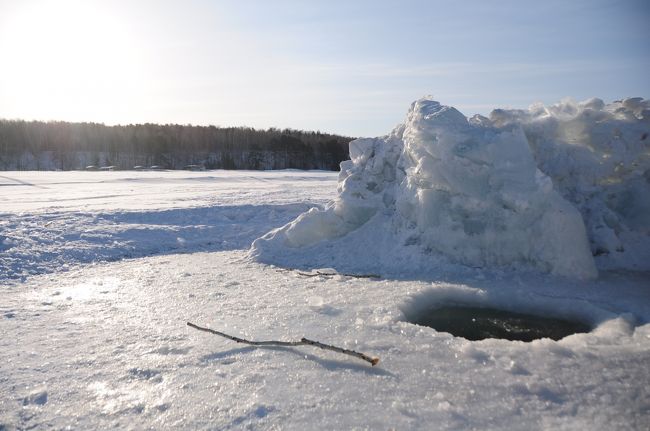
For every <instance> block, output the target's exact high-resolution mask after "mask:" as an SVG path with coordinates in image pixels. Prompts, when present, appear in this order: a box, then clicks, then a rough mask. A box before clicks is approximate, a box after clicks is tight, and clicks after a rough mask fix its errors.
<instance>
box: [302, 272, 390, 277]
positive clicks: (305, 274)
mask: <svg viewBox="0 0 650 431" xmlns="http://www.w3.org/2000/svg"><path fill="white" fill-rule="evenodd" d="M298 275H302V276H303V277H318V276H323V277H334V276H335V275H342V276H344V277H352V278H381V276H380V275H377V274H346V273H340V272H332V273H328V272H320V271H316V272H312V273H308V272H300V271H298Z"/></svg>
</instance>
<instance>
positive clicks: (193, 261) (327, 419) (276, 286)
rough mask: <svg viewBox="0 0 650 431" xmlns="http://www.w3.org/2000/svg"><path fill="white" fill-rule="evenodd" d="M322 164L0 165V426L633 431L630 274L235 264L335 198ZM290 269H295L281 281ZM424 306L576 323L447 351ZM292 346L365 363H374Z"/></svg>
mask: <svg viewBox="0 0 650 431" xmlns="http://www.w3.org/2000/svg"><path fill="white" fill-rule="evenodd" d="M336 184H337V174H336V173H332V172H297V171H280V172H241V171H238V172H224V171H213V172H178V171H174V172H172V171H169V172H3V173H1V174H0V229H1V230H0V283H1V287H0V333H1V334H2V337H1V338H0V429H25V428H39V429H47V428H53V429H61V428H65V427H68V426H69V427H71V428H72V429H104V428H109V427H119V428H127V429H143V428H156V429H160V428H165V429H242V428H247V429H314V428H317V429H350V428H357V429H366V428H367V429H390V428H396V429H473V428H474V429H522V430H524V429H525V430H530V429H550V428H552V429H602V430H605V429H607V430H610V429H646V428H647V424H648V423H650V372H649V371H648V363H650V323H649V322H650V276H649V274H648V273H645V272H631V271H617V272H607V271H601V273H600V276H599V278H598V279H596V280H593V281H578V280H569V279H565V278H559V277H552V276H547V275H541V274H536V273H518V272H513V271H505V270H504V271H485V270H477V269H467V268H462V267H454V266H449V267H445V268H444V270H441V271H440V272H438V273H433V272H432V273H428V274H426V276H424V275H423V277H421V278H419V279H398V278H397V277H396V278H391V279H366V278H355V277H351V276H345V275H337V274H335V273H332V272H331V271H322V273H323V274H325V275H316V276H305V275H301V274H304V272H301V271H296V270H292V269H287V268H280V267H274V266H269V265H263V264H260V263H256V262H254V261H252V260H251V259H250V257H249V254H248V250H249V247H250V244H251V242H252V241H253V240H254V239H256V238H258V237H260V236H261V235H263V234H265V233H266V232H268V231H269V230H271V229H274V228H277V227H280V226H282V225H284V224H285V223H287V222H289V221H291V220H293V219H294V218H295V217H296V216H297V215H299V214H300V213H302V212H304V211H306V210H308V209H309V208H312V207H319V208H320V207H323V206H324V205H325V204H326V203H327V202H328V201H330V200H331V199H333V198H334V197H335V196H336ZM308 269H309V268H307V269H305V268H303V269H302V271H305V270H308ZM436 304H442V305H444V304H467V305H473V306H490V307H496V308H502V309H506V310H510V311H521V312H530V313H537V314H542V315H548V316H552V317H560V318H562V317H570V318H574V319H579V320H581V321H583V322H585V323H586V324H588V325H589V326H590V327H591V328H593V329H592V330H591V332H589V333H585V334H576V335H572V336H569V337H566V338H564V339H561V340H559V341H553V340H550V339H542V340H536V341H533V342H530V343H523V342H516V341H506V340H496V339H487V340H482V341H467V340H465V339H462V338H458V337H453V336H451V335H450V334H447V333H443V332H437V331H435V330H434V329H431V328H428V327H423V326H418V325H414V324H412V323H408V322H407V320H408V318H409V316H411V315H413V314H414V313H417V311H418V310H421V309H425V308H427V307H432V306H435V305H436ZM187 321H191V322H194V323H196V324H198V325H201V326H209V327H211V328H213V329H216V330H221V331H224V332H227V333H230V334H232V335H236V336H239V337H244V338H249V339H254V340H269V339H279V340H287V341H288V340H298V339H300V338H301V337H303V336H304V337H307V338H310V339H314V340H318V341H321V342H324V343H330V344H334V345H337V346H341V347H345V348H349V349H354V350H357V351H361V352H364V353H367V354H369V355H371V356H378V357H379V358H380V360H381V361H380V363H379V364H378V365H377V366H375V367H370V366H369V365H368V364H366V363H364V362H362V361H359V360H357V359H354V358H350V357H347V356H343V355H340V354H337V353H334V352H326V351H322V350H318V349H314V348H311V347H298V348H253V347H250V346H242V345H238V344H237V343H234V342H232V341H229V340H226V339H222V338H219V337H216V336H213V335H210V334H206V333H203V332H198V331H195V330H193V329H191V328H188V327H187V326H186V322H187Z"/></svg>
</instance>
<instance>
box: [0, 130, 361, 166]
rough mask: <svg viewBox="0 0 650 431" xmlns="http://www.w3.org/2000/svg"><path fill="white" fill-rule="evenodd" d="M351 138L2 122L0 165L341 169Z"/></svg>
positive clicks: (302, 133) (279, 132)
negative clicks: (340, 165)
mask: <svg viewBox="0 0 650 431" xmlns="http://www.w3.org/2000/svg"><path fill="white" fill-rule="evenodd" d="M351 140H352V138H350V137H346V136H338V135H331V134H327V133H321V132H306V131H302V130H293V129H275V128H270V129H268V130H256V129H253V128H249V127H215V126H192V125H176V124H167V125H158V124H130V125H125V126H105V125H103V124H97V123H67V122H41V121H20V120H0V170H55V169H60V170H74V169H84V168H86V167H87V166H89V165H93V166H96V167H106V166H114V167H115V169H133V168H134V167H135V166H142V167H150V166H154V165H156V166H159V167H160V168H162V169H184V168H187V167H188V166H191V167H194V168H196V167H199V168H205V169H288V168H294V169H324V170H338V169H339V163H340V162H341V161H343V160H346V159H348V157H349V156H348V143H349V142H350V141H351Z"/></svg>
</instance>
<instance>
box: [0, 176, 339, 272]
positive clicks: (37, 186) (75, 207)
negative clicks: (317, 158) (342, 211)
mask: <svg viewBox="0 0 650 431" xmlns="http://www.w3.org/2000/svg"><path fill="white" fill-rule="evenodd" d="M335 175H336V174H335V173H332V172H324V171H309V172H300V171H279V172H275V173H269V172H254V171H236V172H235V171H212V172H207V173H199V172H186V171H167V172H127V171H123V172H3V173H2V175H0V187H1V188H0V191H2V193H0V251H2V258H0V281H2V280H3V279H7V278H9V279H24V278H26V277H28V276H29V275H33V274H40V273H47V272H52V271H57V270H60V269H61V268H68V267H71V266H74V265H77V264H88V263H98V262H105V261H114V260H118V259H122V258H126V257H141V256H146V255H150V254H154V253H167V252H175V253H178V252H184V251H195V250H197V249H201V250H231V249H241V248H246V247H248V246H249V245H250V243H251V242H252V241H253V240H254V239H255V238H257V237H259V236H261V235H263V234H264V233H265V232H267V231H268V230H269V223H270V224H271V225H276V224H284V223H286V222H288V221H290V220H291V219H292V218H295V217H296V216H297V215H298V214H300V213H302V212H304V211H306V210H308V209H309V208H310V207H313V206H318V205H323V204H325V203H326V202H327V201H328V200H330V199H331V198H332V190H333V188H334V184H335V178H336V176H335ZM297 185H300V190H298V189H297ZM298 192H300V193H302V195H300V197H298V198H296V193H298ZM307 196H309V200H307V199H308V198H307Z"/></svg>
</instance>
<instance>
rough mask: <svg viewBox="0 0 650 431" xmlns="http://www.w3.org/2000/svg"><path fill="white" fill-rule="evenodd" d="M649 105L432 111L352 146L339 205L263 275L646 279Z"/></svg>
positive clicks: (269, 245)
mask: <svg viewBox="0 0 650 431" xmlns="http://www.w3.org/2000/svg"><path fill="white" fill-rule="evenodd" d="M649 108H650V103H649V102H648V101H646V100H643V99H638V98H637V99H627V100H625V101H622V102H615V103H613V104H610V105H605V104H604V103H603V102H602V101H600V100H598V99H592V100H589V101H587V102H583V103H573V102H570V101H566V102H563V103H561V104H558V105H554V106H551V107H548V108H546V107H543V106H537V105H535V106H533V107H531V108H530V110H528V111H512V110H511V111H506V110H495V111H493V112H492V114H491V116H490V119H488V118H485V117H481V116H475V117H472V118H471V119H469V120H468V119H467V118H466V117H465V116H464V115H463V114H461V113H460V112H459V111H457V110H456V109H454V108H452V107H448V106H444V105H441V104H440V103H438V102H436V101H434V100H431V99H428V98H424V99H421V100H418V101H416V102H414V103H413V105H412V106H411V109H410V110H409V113H408V115H407V118H406V121H405V122H404V124H401V125H399V126H397V127H396V128H395V129H394V130H393V131H392V133H391V134H390V135H388V136H385V137H381V138H375V139H358V140H356V141H353V142H351V143H350V156H351V159H352V160H351V161H348V162H344V163H343V164H342V165H341V174H340V177H339V190H338V193H339V194H338V197H337V199H336V200H335V201H334V202H333V203H332V204H330V205H329V206H328V207H327V208H325V209H319V208H314V209H311V210H310V211H309V212H307V213H305V214H302V215H301V216H300V217H298V218H297V219H296V220H294V221H292V222H291V223H289V224H287V225H285V226H284V227H282V228H280V229H277V230H274V231H272V232H270V233H269V234H268V235H266V236H265V237H263V238H261V239H259V240H257V241H256V242H255V243H254V244H253V249H252V255H253V256H255V257H256V258H257V259H258V260H259V261H261V262H267V263H277V264H282V265H292V264H293V265H302V266H310V265H314V266H319V265H327V263H328V262H329V266H334V267H336V268H341V269H344V270H348V271H361V272H367V271H370V272H380V273H383V274H392V275H394V274H402V273H410V274H422V273H424V272H430V271H431V270H432V269H434V268H435V270H436V271H438V270H439V269H440V268H441V265H442V264H443V263H445V262H448V261H449V262H452V263H460V264H463V265H466V266H470V267H480V268H504V267H505V268H516V269H523V270H529V269H534V270H537V271H542V272H549V273H552V274H556V275H562V276H570V277H577V278H593V277H595V276H596V275H597V270H596V264H595V262H594V259H593V256H592V255H596V256H598V257H599V260H598V263H599V264H600V267H601V268H610V269H611V268H633V269H637V270H648V269H650V157H649V155H650V139H648V134H649V133H650V114H649V113H650V110H649Z"/></svg>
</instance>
